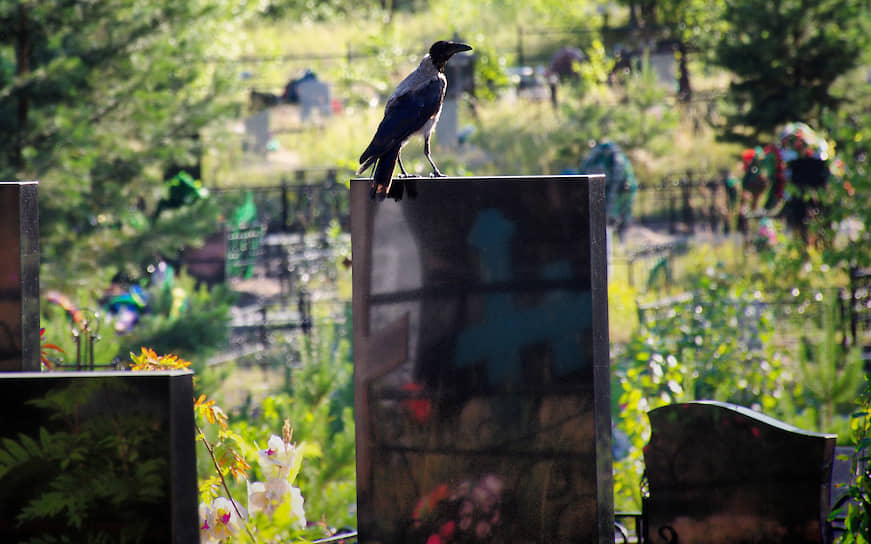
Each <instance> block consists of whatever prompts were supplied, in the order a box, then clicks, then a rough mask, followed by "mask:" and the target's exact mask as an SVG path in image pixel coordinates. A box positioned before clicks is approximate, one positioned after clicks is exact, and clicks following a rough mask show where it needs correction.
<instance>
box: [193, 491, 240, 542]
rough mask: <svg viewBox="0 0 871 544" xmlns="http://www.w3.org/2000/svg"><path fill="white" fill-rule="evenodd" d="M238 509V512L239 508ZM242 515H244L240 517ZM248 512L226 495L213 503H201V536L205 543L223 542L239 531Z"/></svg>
mask: <svg viewBox="0 0 871 544" xmlns="http://www.w3.org/2000/svg"><path fill="white" fill-rule="evenodd" d="M237 509H238V513H237V511H236V510H237ZM240 515H241V516H242V517H240ZM247 515H248V513H247V512H246V510H245V509H244V508H243V507H242V506H241V505H239V504H235V507H234V503H233V502H231V501H230V499H227V498H226V497H218V498H216V499H215V500H213V501H212V504H211V505H206V504H205V503H201V504H200V521H201V523H200V536H201V537H202V541H203V542H204V543H205V544H212V543H217V542H221V541H222V540H224V539H225V538H228V537H230V536H232V535H233V534H235V533H237V532H239V530H240V529H241V528H242V523H244V521H243V518H244V517H246V516H247Z"/></svg>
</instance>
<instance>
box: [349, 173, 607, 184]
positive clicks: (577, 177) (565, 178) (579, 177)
mask: <svg viewBox="0 0 871 544" xmlns="http://www.w3.org/2000/svg"><path fill="white" fill-rule="evenodd" d="M394 179H396V180H398V181H423V182H435V183H439V182H462V181H494V182H499V181H512V182H516V181H556V182H577V181H589V180H599V179H601V180H604V179H605V174H563V175H559V174H554V175H530V176H447V177H439V178H432V177H429V176H413V177H407V178H394ZM351 181H354V182H360V181H372V178H361V177H353V178H351Z"/></svg>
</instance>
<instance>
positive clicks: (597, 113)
mask: <svg viewBox="0 0 871 544" xmlns="http://www.w3.org/2000/svg"><path fill="white" fill-rule="evenodd" d="M635 68H636V69H634V70H632V71H631V72H630V73H628V74H626V75H624V76H622V77H621V78H620V80H619V81H620V83H619V85H617V86H616V88H615V89H614V90H613V93H612V92H606V91H604V90H603V89H602V88H601V87H600V88H598V89H597V88H595V87H594V86H593V85H594V83H593V82H592V79H591V78H594V77H597V76H596V72H595V71H594V72H592V73H590V74H589V75H590V78H587V77H585V78H584V79H583V80H582V81H583V84H584V86H585V88H586V90H587V92H585V93H584V94H582V95H581V94H579V95H577V98H576V99H570V100H566V101H565V102H564V103H563V106H562V112H561V113H562V114H563V115H564V116H565V127H566V129H565V130H563V131H561V132H560V133H559V136H560V139H559V140H558V143H557V145H558V146H559V152H558V153H559V156H560V157H561V158H563V160H565V161H566V162H568V163H569V164H571V163H572V162H574V163H575V164H577V163H578V162H579V161H580V160H581V159H583V157H584V156H586V154H587V153H588V151H589V148H590V147H591V145H590V144H591V143H593V144H595V143H597V142H602V141H604V140H610V141H613V142H615V143H616V144H618V145H619V146H620V147H622V148H623V149H624V150H626V152H627V153H629V152H631V151H633V150H637V149H641V148H645V149H647V150H650V151H655V150H656V149H657V148H658V145H661V143H662V142H666V141H668V140H669V139H670V136H671V134H672V133H673V131H674V130H675V128H676V127H677V120H678V116H677V112H676V111H675V110H674V108H672V107H669V100H668V98H667V97H668V94H669V92H668V90H667V89H666V88H665V87H664V86H663V85H662V84H661V83H660V82H659V81H658V80H657V76H656V72H655V70H653V69H652V68H651V67H650V64H649V62H648V57H647V56H646V55H645V57H644V59H643V61H642V62H641V64H640V65H638V66H636V67H635ZM588 69H590V70H593V66H592V65H591V66H590V67H588ZM586 73H587V72H585V74H586Z"/></svg>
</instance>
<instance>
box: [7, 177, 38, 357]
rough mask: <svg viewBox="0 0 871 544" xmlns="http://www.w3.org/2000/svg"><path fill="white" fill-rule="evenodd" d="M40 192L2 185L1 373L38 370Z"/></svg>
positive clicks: (19, 184) (14, 184)
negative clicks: (38, 196) (38, 194)
mask: <svg viewBox="0 0 871 544" xmlns="http://www.w3.org/2000/svg"><path fill="white" fill-rule="evenodd" d="M37 187H38V183H37V182H35V181H31V182H0V372H2V371H20V370H33V371H38V370H39V210H38V207H37V206H38V202H37Z"/></svg>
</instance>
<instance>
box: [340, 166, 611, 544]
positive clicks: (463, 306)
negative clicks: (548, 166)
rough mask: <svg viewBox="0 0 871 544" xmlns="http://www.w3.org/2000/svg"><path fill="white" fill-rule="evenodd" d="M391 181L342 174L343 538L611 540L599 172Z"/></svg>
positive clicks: (399, 540)
mask: <svg viewBox="0 0 871 544" xmlns="http://www.w3.org/2000/svg"><path fill="white" fill-rule="evenodd" d="M394 183H412V184H415V185H416V196H415V197H413V198H410V197H408V196H406V197H405V198H403V199H402V200H400V201H398V202H395V201H393V200H390V199H388V200H386V201H383V202H374V201H372V200H370V198H369V187H368V180H352V181H351V206H352V212H351V213H352V215H351V223H352V225H351V236H352V249H353V283H354V295H353V298H354V364H355V370H354V372H355V375H354V381H355V395H356V399H355V402H356V412H355V413H356V420H357V494H358V497H357V508H358V530H359V532H360V541H361V542H363V543H374V542H378V543H385V544H388V543H397V544H398V543H403V544H406V543H421V544H425V543H426V542H435V541H436V539H437V540H438V541H439V542H441V543H443V544H447V543H449V542H510V543H512V544H524V543H541V544H545V543H546V544H551V543H555V542H584V543H588V542H597V543H605V542H608V543H610V542H612V541H613V504H612V481H611V456H610V455H611V454H610V413H609V402H608V390H609V377H608V329H607V279H606V260H605V210H604V178H603V176H589V177H588V176H560V177H529V178H513V177H512V178H440V179H437V180H431V179H418V180H412V181H400V180H396V181H395V182H394ZM410 193H411V194H414V193H415V191H406V195H408V194H410Z"/></svg>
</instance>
